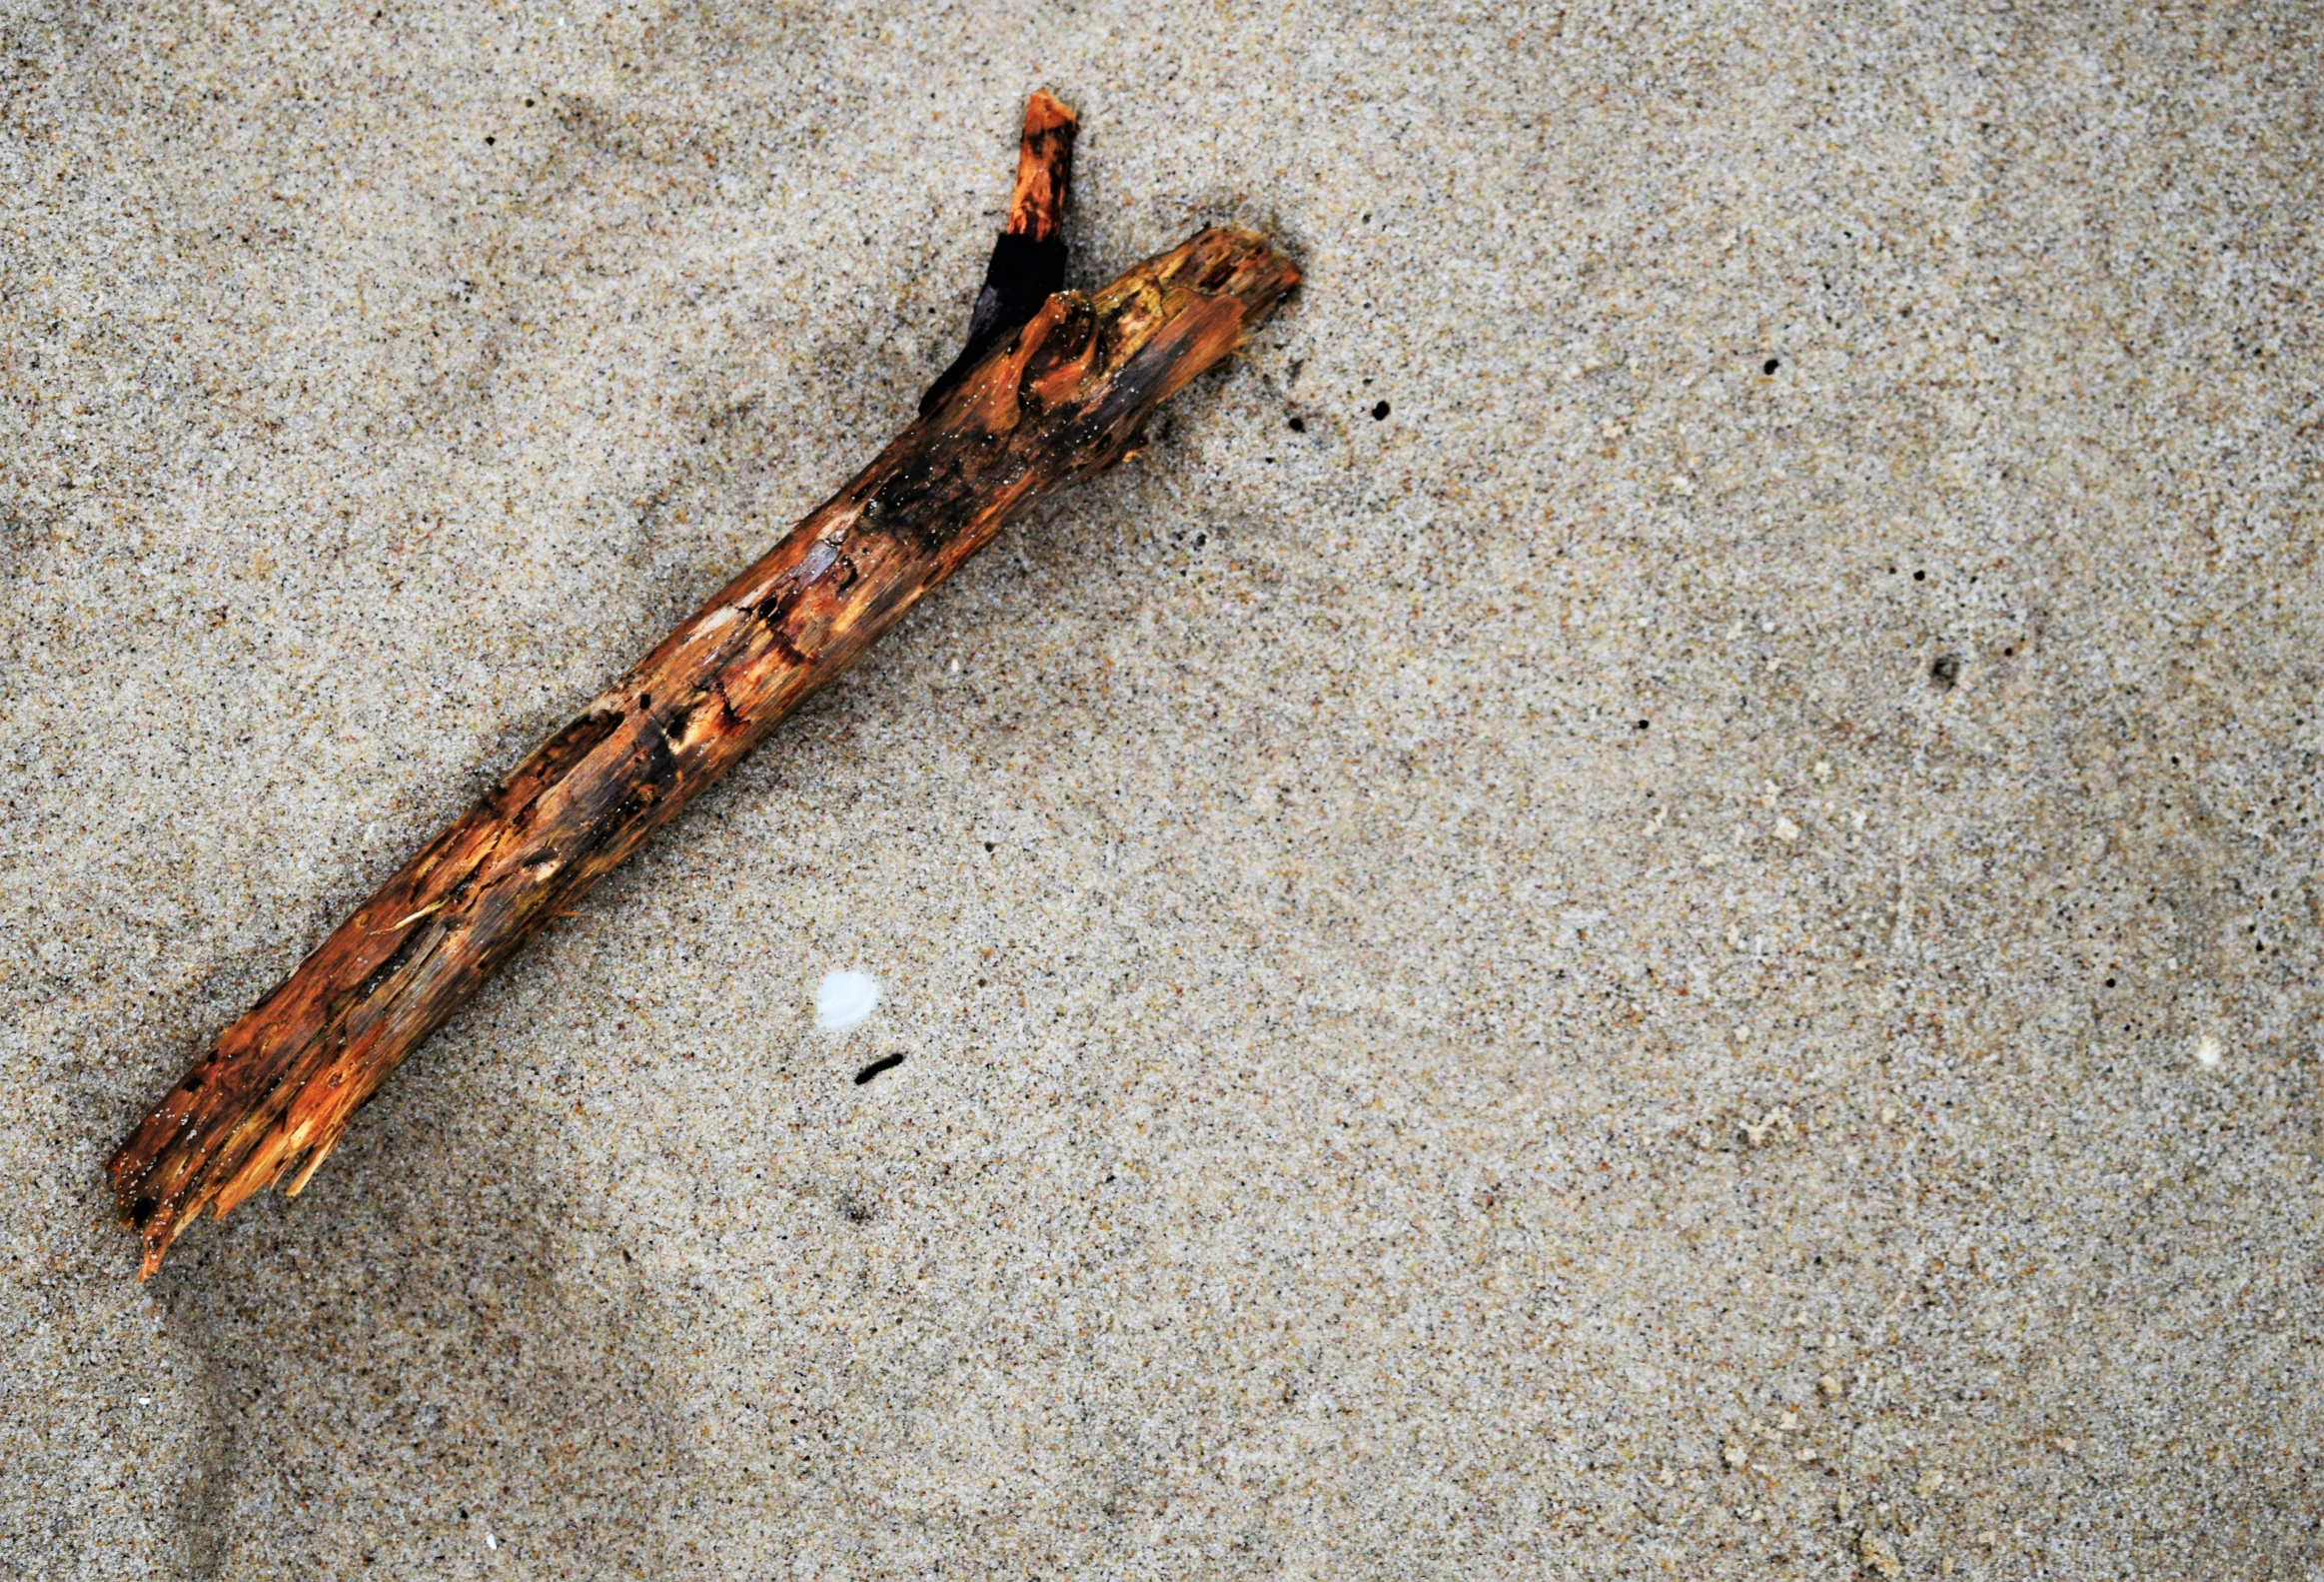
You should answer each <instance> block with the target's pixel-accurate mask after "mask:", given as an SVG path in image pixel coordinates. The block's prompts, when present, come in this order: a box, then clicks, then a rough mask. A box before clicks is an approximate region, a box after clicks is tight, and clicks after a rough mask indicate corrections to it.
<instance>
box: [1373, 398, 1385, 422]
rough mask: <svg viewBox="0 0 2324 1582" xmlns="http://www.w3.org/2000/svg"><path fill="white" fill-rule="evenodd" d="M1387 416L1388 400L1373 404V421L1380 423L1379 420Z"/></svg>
mask: <svg viewBox="0 0 2324 1582" xmlns="http://www.w3.org/2000/svg"><path fill="white" fill-rule="evenodd" d="M1387 416H1388V403H1387V402H1385V401H1383V402H1378V403H1376V404H1375V405H1374V406H1373V408H1372V421H1373V422H1374V423H1378V422H1379V421H1380V420H1381V419H1382V418H1385V417H1387Z"/></svg>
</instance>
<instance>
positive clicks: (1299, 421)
mask: <svg viewBox="0 0 2324 1582" xmlns="http://www.w3.org/2000/svg"><path fill="white" fill-rule="evenodd" d="M1291 432H1292V433H1294V434H1305V433H1306V432H1307V420H1306V419H1305V418H1294V419H1292V420H1291Z"/></svg>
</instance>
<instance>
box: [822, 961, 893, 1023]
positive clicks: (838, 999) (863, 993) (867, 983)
mask: <svg viewBox="0 0 2324 1582" xmlns="http://www.w3.org/2000/svg"><path fill="white" fill-rule="evenodd" d="M878 1003H879V979H878V978H876V977H873V976H872V975H871V974H870V973H869V972H826V973H824V974H823V981H822V982H821V983H819V984H817V985H816V986H815V1025H816V1026H818V1027H820V1028H822V1029H823V1030H824V1031H826V1032H845V1031H846V1030H847V1029H848V1028H849V1027H856V1026H861V1025H862V1023H863V1020H864V1018H865V1017H867V1016H869V1015H870V1014H871V1007H872V1006H874V1005H876V1004H878Z"/></svg>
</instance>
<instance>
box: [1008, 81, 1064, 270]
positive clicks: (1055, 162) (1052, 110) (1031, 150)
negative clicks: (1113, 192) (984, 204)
mask: <svg viewBox="0 0 2324 1582" xmlns="http://www.w3.org/2000/svg"><path fill="white" fill-rule="evenodd" d="M1079 130H1080V128H1079V125H1078V123H1076V122H1075V121H1074V119H1073V112H1072V111H1071V110H1068V109H1066V108H1065V106H1064V105H1062V104H1060V103H1058V102H1057V101H1056V100H1055V99H1052V98H1050V97H1049V96H1048V95H1047V94H1046V93H1037V94H1035V95H1033V97H1032V98H1031V99H1030V100H1028V101H1026V104H1025V130H1024V132H1023V134H1022V135H1021V136H1020V137H1019V139H1018V142H1017V181H1016V186H1015V187H1014V188H1013V189H1011V191H1010V193H1009V223H1008V228H1007V231H1006V233H1005V234H1007V235H1009V236H1022V237H1029V238H1031V239H1032V240H1033V241H1036V242H1046V241H1048V240H1050V239H1051V238H1052V237H1057V236H1061V235H1063V234H1064V231H1065V190H1066V188H1067V186H1068V185H1070V183H1071V182H1072V179H1073V138H1074V134H1075V133H1076V132H1077V131H1079Z"/></svg>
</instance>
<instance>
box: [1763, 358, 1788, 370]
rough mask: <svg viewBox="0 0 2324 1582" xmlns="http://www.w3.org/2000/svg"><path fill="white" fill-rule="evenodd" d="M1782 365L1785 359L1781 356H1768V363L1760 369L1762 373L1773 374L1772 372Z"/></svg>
mask: <svg viewBox="0 0 2324 1582" xmlns="http://www.w3.org/2000/svg"><path fill="white" fill-rule="evenodd" d="M1782 366H1783V360H1782V359H1781V358H1779V357H1770V358H1768V359H1767V361H1766V365H1765V366H1764V367H1762V368H1761V369H1760V370H1759V372H1760V373H1762V374H1771V373H1773V372H1774V371H1775V370H1776V369H1778V368H1781V367H1782Z"/></svg>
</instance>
